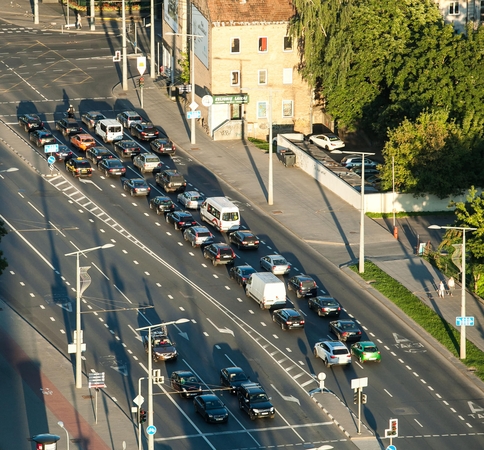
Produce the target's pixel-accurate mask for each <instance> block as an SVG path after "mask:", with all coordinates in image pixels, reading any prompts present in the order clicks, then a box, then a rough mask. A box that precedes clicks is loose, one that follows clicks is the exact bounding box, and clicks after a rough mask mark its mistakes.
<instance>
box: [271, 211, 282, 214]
mask: <svg viewBox="0 0 484 450" xmlns="http://www.w3.org/2000/svg"><path fill="white" fill-rule="evenodd" d="M272 214H282V211H272Z"/></svg>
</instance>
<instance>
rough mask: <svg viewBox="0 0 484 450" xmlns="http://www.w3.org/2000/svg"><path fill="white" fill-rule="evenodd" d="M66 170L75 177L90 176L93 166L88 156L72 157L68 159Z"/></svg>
mask: <svg viewBox="0 0 484 450" xmlns="http://www.w3.org/2000/svg"><path fill="white" fill-rule="evenodd" d="M66 170H67V171H68V172H70V173H71V175H72V176H73V177H78V178H79V177H90V176H92V167H91V164H89V161H88V160H87V159H86V158H71V159H68V160H66Z"/></svg>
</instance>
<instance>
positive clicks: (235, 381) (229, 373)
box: [220, 367, 250, 394]
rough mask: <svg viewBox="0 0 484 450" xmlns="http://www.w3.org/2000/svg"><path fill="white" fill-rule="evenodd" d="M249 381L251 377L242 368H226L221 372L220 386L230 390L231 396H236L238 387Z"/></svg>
mask: <svg viewBox="0 0 484 450" xmlns="http://www.w3.org/2000/svg"><path fill="white" fill-rule="evenodd" d="M248 381H250V380H249V377H248V376H247V375H246V374H245V372H244V371H243V370H242V369H241V368H240V367H226V368H225V369H222V370H221V371H220V384H221V385H222V386H223V387H228V388H230V393H231V394H236V393H237V389H238V387H239V386H240V385H241V384H242V383H246V382H248Z"/></svg>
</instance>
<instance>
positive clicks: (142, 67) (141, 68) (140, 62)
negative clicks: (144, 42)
mask: <svg viewBox="0 0 484 450" xmlns="http://www.w3.org/2000/svg"><path fill="white" fill-rule="evenodd" d="M136 61H137V67H138V72H139V74H140V75H143V74H144V73H145V71H146V56H138V58H137V59H136Z"/></svg>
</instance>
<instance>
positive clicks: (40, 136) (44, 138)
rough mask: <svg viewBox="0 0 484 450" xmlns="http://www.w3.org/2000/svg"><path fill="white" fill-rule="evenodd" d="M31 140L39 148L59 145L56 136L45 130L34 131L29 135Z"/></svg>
mask: <svg viewBox="0 0 484 450" xmlns="http://www.w3.org/2000/svg"><path fill="white" fill-rule="evenodd" d="M29 139H30V141H31V142H33V143H34V144H35V145H36V146H37V147H43V146H44V145H46V144H57V141H56V140H55V137H54V135H53V134H52V133H51V132H50V131H49V130H46V129H45V128H42V129H41V130H35V131H32V133H30V134H29Z"/></svg>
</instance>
